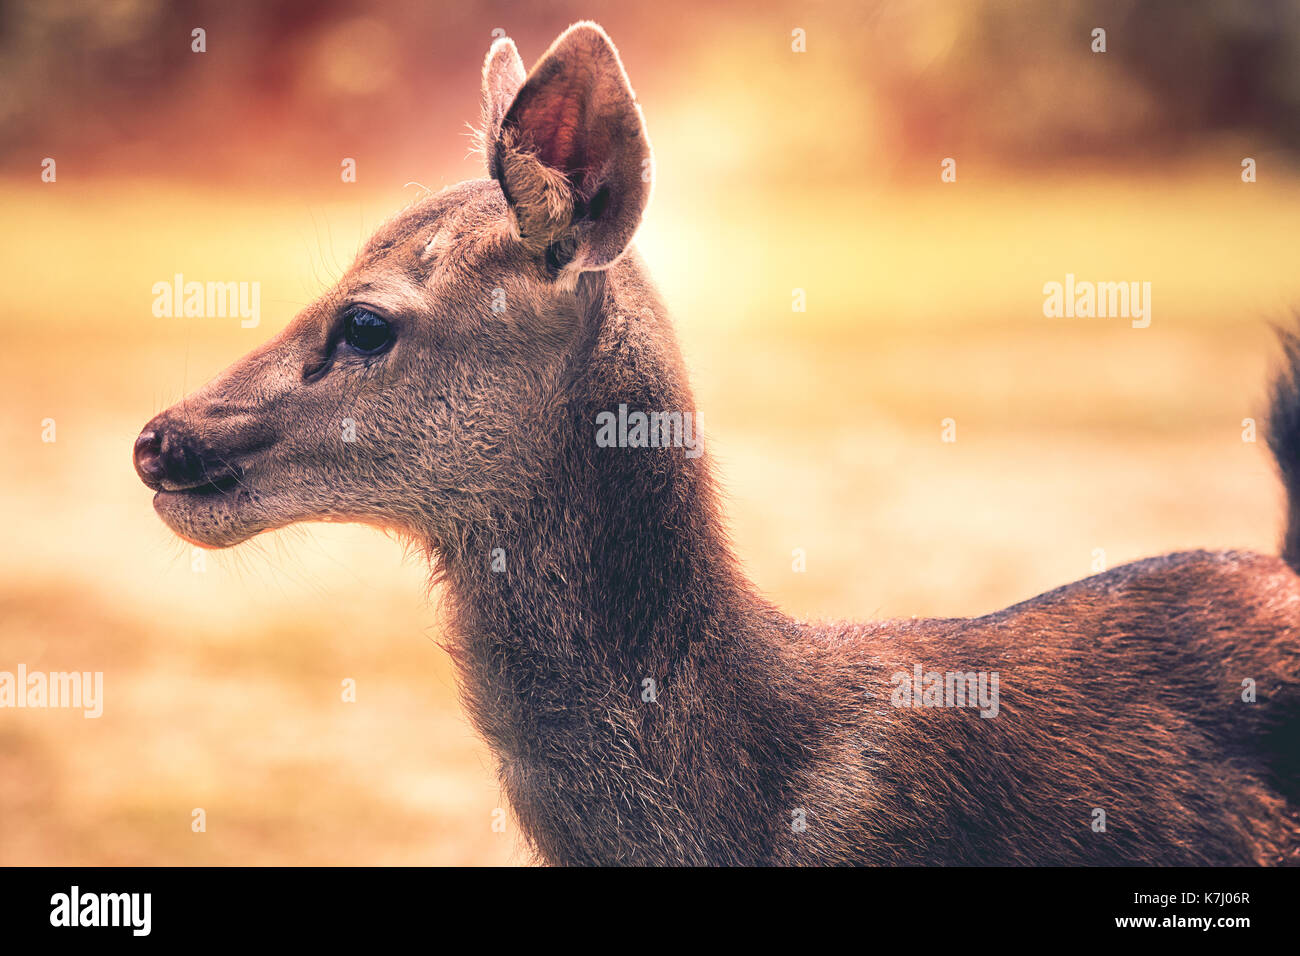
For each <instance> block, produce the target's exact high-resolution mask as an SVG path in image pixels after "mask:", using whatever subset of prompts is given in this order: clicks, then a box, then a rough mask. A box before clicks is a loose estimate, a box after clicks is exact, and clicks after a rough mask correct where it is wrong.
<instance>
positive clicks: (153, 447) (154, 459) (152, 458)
mask: <svg viewBox="0 0 1300 956" xmlns="http://www.w3.org/2000/svg"><path fill="white" fill-rule="evenodd" d="M134 458H135V473H136V474H137V475H139V476H140V480H141V481H143V482H144V483H145V484H146V485H148V486H149V487H150V488H155V489H156V488H160V487H161V486H162V478H163V474H164V469H163V463H162V436H160V435H159V434H158V432H157V430H156V429H153V428H148V427H146V428H145V430H144V431H142V432H141V433H140V437H139V438H137V439H136V440H135V453H134Z"/></svg>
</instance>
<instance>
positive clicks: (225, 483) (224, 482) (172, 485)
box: [157, 468, 241, 498]
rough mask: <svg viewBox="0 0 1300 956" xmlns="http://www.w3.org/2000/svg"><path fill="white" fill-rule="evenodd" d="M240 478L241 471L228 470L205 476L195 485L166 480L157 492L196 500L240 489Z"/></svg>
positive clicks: (235, 469)
mask: <svg viewBox="0 0 1300 956" xmlns="http://www.w3.org/2000/svg"><path fill="white" fill-rule="evenodd" d="M240 478H241V474H240V469H237V468H226V469H223V470H222V472H221V473H220V474H217V475H208V476H205V477H204V479H203V480H202V481H199V482H195V483H193V484H177V483H176V482H172V481H167V480H164V481H162V482H161V483H160V485H159V487H158V489H157V492H158V494H160V495H161V494H173V495H189V496H193V497H196V498H202V497H205V496H215V495H224V494H227V493H229V492H231V491H234V490H235V489H236V488H238V487H239V485H240Z"/></svg>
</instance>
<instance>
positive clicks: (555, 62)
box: [135, 23, 651, 547]
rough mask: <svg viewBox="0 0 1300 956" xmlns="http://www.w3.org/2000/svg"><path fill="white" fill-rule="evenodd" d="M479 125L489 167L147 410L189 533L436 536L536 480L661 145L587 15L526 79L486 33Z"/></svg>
mask: <svg viewBox="0 0 1300 956" xmlns="http://www.w3.org/2000/svg"><path fill="white" fill-rule="evenodd" d="M482 137H483V145H484V153H485V155H486V159H487V167H488V169H487V171H488V174H489V177H490V178H487V179H482V180H473V181H469V182H464V183H460V184H458V185H456V186H451V187H449V188H447V189H444V190H443V191H442V192H440V193H438V194H437V195H434V196H430V197H428V198H425V199H423V200H421V201H419V202H417V203H415V204H414V205H413V206H411V207H410V208H408V209H406V210H405V211H403V212H401V213H399V214H398V215H397V216H396V217H395V218H393V219H392V220H391V221H389V222H388V223H387V224H386V225H384V226H383V227H382V228H380V230H379V231H378V232H377V233H376V234H375V235H374V236H373V237H372V238H371V239H370V240H369V241H368V242H367V243H366V245H365V247H364V248H363V249H362V250H361V252H360V254H359V255H358V256H357V259H356V261H355V262H354V263H353V265H352V266H351V268H350V269H349V270H348V272H347V274H346V275H344V276H343V278H342V279H341V280H340V281H339V283H338V284H337V285H336V286H335V287H334V288H333V289H331V290H330V291H329V292H327V293H326V294H325V295H323V296H322V297H321V298H320V299H318V300H317V301H316V302H314V303H313V304H312V305H310V306H309V307H307V308H306V309H304V310H303V311H302V312H301V313H300V314H299V315H298V316H297V317H296V318H295V319H294V320H293V321H292V322H291V323H290V324H289V326H288V327H287V328H285V329H284V331H283V332H281V333H280V334H279V335H278V336H277V337H276V338H274V339H273V340H272V341H270V342H268V343H266V344H265V345H263V346H261V347H260V348H258V349H256V350H254V351H253V352H252V353H250V354H249V355H247V356H245V357H244V358H243V359H241V360H239V361H238V362H236V363H235V364H234V365H232V366H231V367H230V368H228V369H227V370H226V371H225V372H223V373H222V374H221V375H219V376H217V378H215V379H214V380H213V381H211V382H209V383H208V384H207V385H205V386H203V387H202V388H200V389H199V390H198V391H196V392H194V393H193V394H191V395H189V396H188V397H186V398H185V399H184V400H183V401H182V402H180V403H178V404H177V405H174V406H173V407H171V408H169V409H167V410H166V411H164V412H163V413H162V414H160V415H158V416H157V417H155V418H154V419H153V420H152V421H150V422H149V423H148V424H147V425H146V426H145V428H144V430H143V431H142V432H141V433H140V436H139V438H138V439H137V440H136V443H135V467H136V470H137V472H138V473H139V475H140V478H141V479H142V480H143V481H144V483H145V484H146V485H148V486H149V487H150V488H152V489H154V490H155V492H156V495H155V497H154V508H155V510H156V511H157V512H158V514H159V515H160V516H161V517H162V519H163V521H165V522H166V523H167V524H168V525H169V526H170V527H171V528H172V529H173V530H174V531H175V532H176V533H177V534H179V535H180V536H181V537H183V538H185V539H186V540H188V541H191V542H193V543H195V544H199V545H204V546H209V547H226V546H229V545H234V544H237V543H239V542H241V541H244V540H246V539H247V538H249V537H251V536H253V535H255V534H257V533H259V532H261V531H264V530H268V529H272V528H279V527H283V526H285V525H288V524H291V523H293V522H298V521H310V520H326V521H356V522H365V523H370V524H375V525H380V526H384V527H388V528H393V529H395V530H398V531H401V532H407V533H412V534H414V535H417V536H421V537H425V538H428V539H430V540H431V543H433V544H434V545H435V546H436V545H438V544H439V543H440V541H441V540H444V539H447V538H448V537H450V536H454V535H456V534H458V532H459V530H461V529H463V528H464V526H465V524H466V523H467V522H472V521H474V520H476V518H479V517H482V516H485V515H489V514H491V513H494V512H495V511H498V510H500V509H504V508H508V507H509V505H510V503H511V501H512V499H517V498H518V497H520V496H524V495H527V494H528V493H529V490H530V488H531V487H532V486H533V485H534V483H535V482H536V481H538V480H540V475H541V474H542V473H543V472H544V470H545V466H546V462H547V458H548V454H550V451H549V450H550V449H551V448H553V447H554V443H555V430H556V429H557V428H559V427H563V426H562V425H561V421H562V419H563V416H562V415H561V414H558V413H559V411H560V410H561V409H562V408H563V407H564V405H565V402H566V395H565V391H564V389H565V382H566V380H568V376H567V375H566V369H567V368H569V366H570V364H571V363H572V362H573V361H574V353H575V348H576V346H577V344H578V343H579V342H580V341H581V340H582V338H583V334H584V330H586V326H587V325H588V324H589V322H590V312H591V309H590V305H591V302H592V297H593V289H594V288H595V286H596V285H597V284H598V283H599V274H600V271H601V270H604V269H607V268H609V267H610V266H611V265H613V264H614V263H615V262H616V261H618V259H619V257H620V256H621V255H623V253H624V252H625V250H626V249H627V248H628V245H629V243H630V242H631V240H632V236H633V234H634V233H635V231H636V229H637V226H638V225H639V223H640V221H641V216H642V213H643V211H644V209H645V207H646V203H647V202H648V199H649V194H650V179H651V177H650V169H651V161H650V145H649V142H648V140H647V138H646V134H645V128H644V125H643V123H642V118H641V111H640V108H639V107H638V106H637V104H636V100H635V95H634V94H633V92H632V89H631V87H630V86H629V84H628V80H627V76H626V74H625V73H624V71H623V67H622V64H621V62H620V61H619V57H618V52H617V51H616V50H615V48H614V45H613V44H612V43H611V42H610V39H609V37H608V36H606V35H605V33H604V31H602V30H601V28H600V27H598V26H596V25H595V24H592V23H579V24H576V25H574V26H573V27H571V28H569V29H568V30H567V31H565V33H564V34H562V35H561V36H560V37H559V38H558V39H557V40H556V41H555V43H554V44H553V45H552V47H551V48H550V50H549V51H547V53H546V55H545V56H543V57H542V58H541V60H540V61H539V62H538V63H537V65H536V66H535V67H534V68H533V70H532V72H531V73H528V74H527V75H525V72H524V68H523V63H522V62H521V60H520V58H519V54H518V52H517V51H516V49H515V46H514V44H513V43H512V42H511V41H510V40H508V39H500V40H497V41H496V42H495V43H494V44H493V45H492V48H491V50H490V51H489V53H488V56H487V60H486V62H485V64H484V69H483V129H482ZM586 331H589V330H586Z"/></svg>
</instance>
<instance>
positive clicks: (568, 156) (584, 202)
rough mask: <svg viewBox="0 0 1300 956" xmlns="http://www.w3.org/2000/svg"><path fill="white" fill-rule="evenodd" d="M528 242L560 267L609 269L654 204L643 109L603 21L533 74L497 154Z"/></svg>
mask: <svg viewBox="0 0 1300 956" xmlns="http://www.w3.org/2000/svg"><path fill="white" fill-rule="evenodd" d="M488 170H489V173H490V174H491V175H492V177H493V178H494V179H496V180H497V182H499V183H500V184H501V190H502V192H504V193H505V197H506V200H507V202H509V203H510V208H511V212H512V215H513V217H514V225H515V229H516V231H517V233H518V235H519V238H520V239H521V240H522V241H523V242H524V243H525V244H526V245H528V246H530V247H531V248H533V249H534V250H535V251H536V252H538V253H539V254H543V255H545V257H546V262H547V265H548V266H549V267H551V268H552V269H554V270H557V271H560V270H563V271H569V272H575V273H576V272H579V271H583V270H587V269H604V268H606V267H607V266H610V265H612V264H613V263H614V262H615V260H617V259H618V257H619V256H620V255H622V254H623V251H624V250H625V249H626V248H627V246H628V244H629V243H630V242H631V241H632V235H633V234H634V233H635V232H636V229H637V226H639V225H640V224H641V214H642V212H643V211H644V210H645V207H646V203H647V202H649V200H650V186H651V178H652V177H651V171H652V161H651V154H650V141H649V139H648V138H647V137H646V132H645V123H644V122H643V121H642V118H641V108H640V107H639V106H638V105H637V102H636V94H635V93H633V92H632V87H631V85H630V84H629V83H628V80H627V74H626V73H624V72H623V64H622V63H621V62H620V61H619V58H618V51H617V50H616V49H615V48H614V44H613V43H612V42H611V41H610V39H609V37H608V36H607V35H606V34H605V31H604V30H602V29H601V28H600V27H598V26H597V25H596V24H594V23H577V24H574V25H573V26H571V27H569V29H568V30H566V31H565V32H564V33H562V34H561V35H560V37H559V39H557V40H556V41H555V43H554V44H552V45H551V48H550V50H548V51H547V52H546V55H545V56H543V57H542V58H541V60H539V61H538V63H537V65H536V66H534V67H533V71H532V72H531V73H530V74H529V75H528V79H527V80H526V81H525V82H524V84H523V87H522V88H521V89H520V90H519V92H518V94H516V96H515V98H514V102H512V103H511V104H510V108H509V109H508V110H507V111H506V113H505V116H504V117H503V119H502V121H501V125H500V127H499V129H498V130H497V134H496V139H495V141H493V142H492V143H491V145H490V146H489V149H488Z"/></svg>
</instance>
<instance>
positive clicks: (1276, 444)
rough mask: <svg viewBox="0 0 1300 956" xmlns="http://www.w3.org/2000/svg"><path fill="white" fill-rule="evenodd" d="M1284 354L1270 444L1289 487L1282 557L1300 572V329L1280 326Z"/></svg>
mask: <svg viewBox="0 0 1300 956" xmlns="http://www.w3.org/2000/svg"><path fill="white" fill-rule="evenodd" d="M1277 334H1278V339H1279V340H1280V342H1281V345H1282V352H1283V356H1284V358H1285V363H1284V364H1283V367H1282V371H1281V372H1280V373H1279V374H1278V376H1277V378H1276V379H1274V381H1273V391H1272V395H1271V396H1270V404H1269V412H1268V423H1267V429H1268V447H1269V448H1270V449H1272V451H1273V457H1274V458H1275V459H1277V467H1278V470H1279V471H1281V473H1282V484H1283V485H1284V486H1285V487H1286V501H1287V516H1286V536H1285V537H1284V538H1283V539H1282V559H1283V560H1284V561H1286V563H1287V564H1289V565H1291V567H1292V568H1294V569H1295V570H1296V571H1297V572H1300V332H1297V331H1293V330H1290V329H1282V328H1279V329H1278V332H1277Z"/></svg>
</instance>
